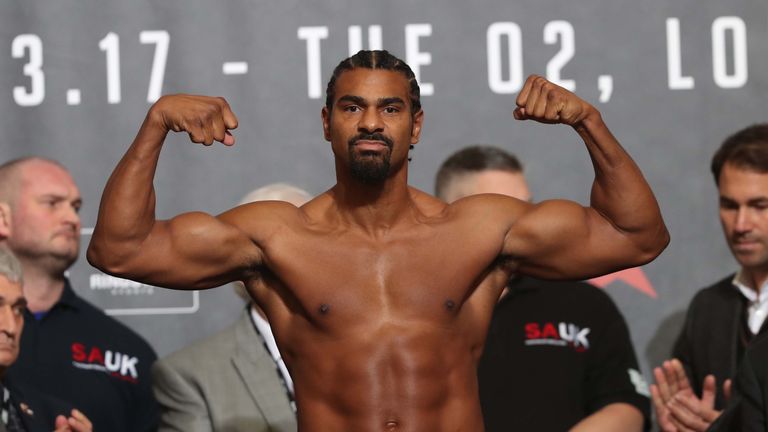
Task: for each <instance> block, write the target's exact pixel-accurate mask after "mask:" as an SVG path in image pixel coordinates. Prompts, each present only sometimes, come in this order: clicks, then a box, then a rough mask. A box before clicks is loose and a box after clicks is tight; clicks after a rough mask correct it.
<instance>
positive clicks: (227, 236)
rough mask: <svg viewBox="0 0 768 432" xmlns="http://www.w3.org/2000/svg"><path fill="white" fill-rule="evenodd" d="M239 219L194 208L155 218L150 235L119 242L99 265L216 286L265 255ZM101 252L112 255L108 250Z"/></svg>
mask: <svg viewBox="0 0 768 432" xmlns="http://www.w3.org/2000/svg"><path fill="white" fill-rule="evenodd" d="M234 219H235V218H233V217H232V216H230V215H228V214H226V213H225V214H224V215H222V216H219V217H214V216H211V215H208V214H205V213H199V212H195V213H185V214H182V215H179V216H176V217H174V218H173V219H170V220H158V221H155V222H154V224H153V226H152V228H151V230H150V232H149V235H147V236H146V237H145V238H144V239H142V240H140V241H137V242H136V244H135V245H131V246H130V247H125V245H123V246H122V247H120V248H115V250H120V251H121V252H120V254H119V255H118V254H114V255H113V256H112V259H110V260H108V262H107V263H104V261H103V260H102V261H101V263H102V265H101V266H100V267H101V268H102V270H104V271H105V272H107V273H110V274H114V275H116V276H120V277H124V278H127V279H132V280H135V281H139V282H143V283H147V284H152V285H158V286H163V287H168V288H175V289H204V288H211V287H214V286H218V285H221V284H224V283H226V282H229V281H232V280H235V279H239V278H242V277H244V276H245V274H246V273H247V272H248V271H249V269H252V268H254V267H255V266H257V265H258V264H259V260H260V256H261V255H260V249H259V248H258V247H257V246H256V244H255V243H254V242H253V241H252V240H251V239H250V238H249V236H248V235H246V233H245V232H244V231H242V230H241V229H240V228H239V227H238V226H236V225H234V224H233V223H232V220H234ZM107 246H108V245H107ZM101 247H103V246H101ZM91 253H93V251H92V250H89V255H90V254H91ZM98 253H99V254H100V255H105V254H106V255H110V253H109V250H107V251H98Z"/></svg>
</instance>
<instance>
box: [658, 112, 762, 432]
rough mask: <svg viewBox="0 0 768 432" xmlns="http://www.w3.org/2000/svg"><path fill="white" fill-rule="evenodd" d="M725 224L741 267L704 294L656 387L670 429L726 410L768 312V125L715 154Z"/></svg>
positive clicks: (700, 425)
mask: <svg viewBox="0 0 768 432" xmlns="http://www.w3.org/2000/svg"><path fill="white" fill-rule="evenodd" d="M711 168H712V174H713V175H714V178H715V183H716V184H717V187H718V192H719V203H720V222H721V224H722V227H723V232H724V234H725V238H726V241H727V243H728V246H729V247H730V249H731V252H732V253H733V256H734V258H736V261H738V263H739V265H740V268H739V270H738V271H737V272H736V273H735V274H731V275H729V276H727V277H726V278H724V279H722V280H721V281H719V282H717V283H716V284H714V285H712V286H710V287H708V288H704V289H702V290H701V291H699V292H698V293H697V294H696V296H695V297H694V299H693V300H692V302H691V305H690V307H689V308H688V314H687V316H686V320H685V324H684V327H683V330H682V332H681V334H680V336H679V338H678V340H677V342H676V344H675V347H674V351H673V356H674V357H675V359H673V360H670V361H667V362H664V364H663V365H662V367H659V368H656V370H655V371H654V375H655V378H656V382H657V384H656V385H654V386H652V388H651V392H652V394H653V401H654V406H655V408H656V414H657V421H658V423H659V427H660V429H661V430H662V431H664V432H678V431H688V430H694V431H699V430H705V429H706V428H707V427H708V426H709V424H710V423H711V422H712V421H714V420H715V419H716V418H717V417H718V416H719V414H720V411H719V410H722V409H723V407H724V405H725V400H726V396H727V393H728V390H729V388H730V379H731V378H732V377H733V376H734V375H735V372H736V368H737V365H738V364H739V362H740V361H741V360H742V358H743V357H744V352H745V351H746V349H747V347H748V346H750V345H751V344H752V342H753V341H755V340H756V339H758V337H760V336H761V335H763V334H764V333H766V331H768V330H766V327H768V326H766V325H765V317H766V315H768V289H766V288H765V287H766V286H768V124H758V125H754V126H750V127H748V128H746V129H743V130H741V131H739V132H737V133H736V134H734V135H732V136H731V137H729V138H728V139H726V140H725V142H724V143H723V144H722V146H721V147H720V149H718V151H717V152H716V153H715V155H714V157H713V159H712V167H711Z"/></svg>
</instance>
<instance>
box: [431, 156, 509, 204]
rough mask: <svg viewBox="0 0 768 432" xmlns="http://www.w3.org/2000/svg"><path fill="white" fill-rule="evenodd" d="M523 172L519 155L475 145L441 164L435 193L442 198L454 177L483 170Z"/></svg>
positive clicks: (436, 179)
mask: <svg viewBox="0 0 768 432" xmlns="http://www.w3.org/2000/svg"><path fill="white" fill-rule="evenodd" d="M491 170H493V171H507V172H511V173H521V172H523V164H522V163H520V160H519V159H517V156H515V155H513V154H512V153H508V152H506V151H504V150H502V149H500V148H498V147H493V146H488V145H474V146H471V147H465V148H463V149H461V150H459V151H457V152H456V153H454V154H452V155H450V156H449V157H448V159H446V160H445V162H443V164H442V165H440V169H439V170H437V176H436V178H435V195H436V196H437V197H439V198H442V197H443V196H444V195H445V193H446V191H447V190H448V187H449V186H450V184H451V181H453V179H454V177H456V176H457V175H461V174H467V173H476V172H481V171H491Z"/></svg>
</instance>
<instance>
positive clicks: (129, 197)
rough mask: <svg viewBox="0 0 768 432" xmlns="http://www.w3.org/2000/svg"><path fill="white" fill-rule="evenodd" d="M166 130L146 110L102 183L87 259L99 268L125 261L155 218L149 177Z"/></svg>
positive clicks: (107, 267) (147, 231)
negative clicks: (124, 150) (137, 130)
mask: <svg viewBox="0 0 768 432" xmlns="http://www.w3.org/2000/svg"><path fill="white" fill-rule="evenodd" d="M166 134H167V130H165V129H163V128H162V127H160V126H159V125H158V124H157V123H156V121H155V120H154V119H153V118H152V114H151V113H150V114H149V115H148V116H147V118H146V119H145V121H144V124H142V126H141V129H140V130H139V133H138V134H137V136H136V139H135V140H134V142H133V144H131V147H130V148H129V150H128V151H127V152H126V154H125V155H124V156H123V158H122V159H121V160H120V162H119V163H118V165H117V167H116V168H115V170H114V171H113V172H112V175H111V176H110V178H109V181H107V184H106V186H105V187H104V192H103V195H102V199H101V204H100V206H99V214H98V218H97V222H96V227H95V229H94V232H93V237H92V239H91V243H90V245H89V247H88V261H89V262H90V263H91V264H93V265H95V266H96V267H100V268H102V269H109V268H111V267H114V265H115V264H116V263H119V262H125V261H126V259H127V256H129V255H130V254H131V253H133V252H134V251H135V250H136V249H137V248H138V246H139V245H140V244H141V242H142V241H143V240H144V239H145V238H146V237H147V236H148V235H149V233H150V232H151V230H152V226H153V224H154V222H155V190H154V187H153V180H154V176H155V170H156V168H157V162H158V160H159V157H160V150H161V148H162V143H163V141H164V140H165V136H166Z"/></svg>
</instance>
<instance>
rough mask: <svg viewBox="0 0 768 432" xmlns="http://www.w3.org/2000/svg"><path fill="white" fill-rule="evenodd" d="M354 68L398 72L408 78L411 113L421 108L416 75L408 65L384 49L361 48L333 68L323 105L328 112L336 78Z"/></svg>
mask: <svg viewBox="0 0 768 432" xmlns="http://www.w3.org/2000/svg"><path fill="white" fill-rule="evenodd" d="M356 68H364V69H383V70H388V71H394V72H400V73H401V74H403V76H405V78H406V79H407V80H408V85H409V92H408V96H409V97H410V99H411V115H415V114H416V113H417V112H419V110H421V90H420V89H419V83H418V81H416V75H414V73H413V71H412V70H411V68H410V66H408V64H407V63H405V62H404V61H402V60H400V59H399V58H397V57H395V56H393V55H392V54H390V53H389V52H388V51H386V50H374V51H367V50H361V51H358V53H357V54H355V55H353V56H352V57H349V58H346V59H344V60H342V61H341V63H339V65H338V66H336V69H334V70H333V75H332V76H331V79H330V80H329V81H328V86H327V87H326V89H325V107H326V109H327V110H328V114H330V113H331V110H332V108H333V99H334V97H335V96H336V80H338V78H339V76H341V74H342V73H343V72H344V71H348V70H352V69H356Z"/></svg>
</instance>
